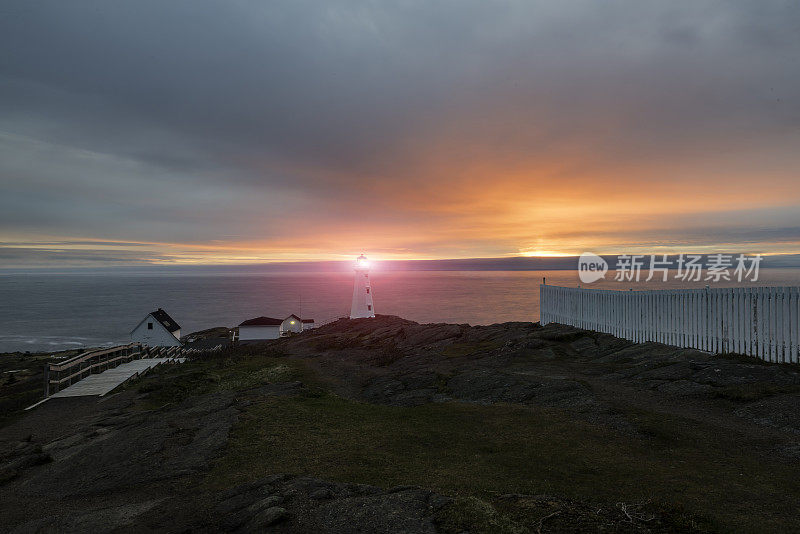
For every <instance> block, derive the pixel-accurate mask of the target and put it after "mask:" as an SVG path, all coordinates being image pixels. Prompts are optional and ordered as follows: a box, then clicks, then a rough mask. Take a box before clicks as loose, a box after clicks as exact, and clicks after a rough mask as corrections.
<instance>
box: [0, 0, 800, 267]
mask: <svg viewBox="0 0 800 534" xmlns="http://www.w3.org/2000/svg"><path fill="white" fill-rule="evenodd" d="M578 4H580V5H577V4H576V5H574V6H572V7H570V6H561V5H560V4H555V3H554V4H552V5H550V4H547V3H543V4H535V3H532V4H530V6H527V7H526V5H525V4H518V5H517V4H515V5H514V6H513V7H512V6H510V5H509V6H507V9H491V8H489V7H488V6H484V5H481V4H480V3H476V4H473V3H466V4H465V5H463V6H461V8H460V9H456V10H452V11H449V12H447V16H446V17H445V18H444V19H443V20H445V19H446V20H449V21H450V22H449V25H448V28H447V30H445V29H437V28H438V27H439V24H437V23H435V22H433V21H436V20H440V19H439V18H437V17H438V16H439V15H442V16H444V15H443V14H442V13H439V11H438V8H436V9H433V8H432V9H431V10H430V11H428V12H427V15H428V16H430V17H432V18H431V19H430V21H429V22H430V23H429V24H421V22H423V21H420V20H419V19H418V14H417V13H412V12H411V11H413V10H406V9H403V8H400V7H391V6H380V5H373V6H370V7H364V8H363V9H360V8H359V9H356V8H355V7H354V6H350V7H343V6H339V7H338V8H336V9H335V8H333V7H331V8H330V9H328V10H326V9H321V10H319V11H314V12H313V13H308V12H306V11H304V10H303V9H302V8H300V7H299V6H295V5H293V4H291V3H287V4H284V3H280V2H278V3H275V4H272V3H270V4H263V5H261V6H258V5H255V6H251V5H248V7H245V6H244V5H243V6H228V7H227V9H228V11H226V15H225V20H227V21H228V22H229V24H231V26H230V27H229V26H226V25H219V24H217V21H218V20H219V13H217V12H216V11H215V10H214V9H212V8H211V7H210V6H206V7H203V8H198V10H197V12H196V17H197V24H198V28H203V30H202V31H200V32H199V33H198V34H196V35H195V34H192V33H190V34H188V35H187V34H185V33H180V34H179V33H177V32H170V31H169V28H171V25H172V24H180V22H179V21H180V20H183V19H182V17H181V16H180V13H179V12H177V11H174V12H173V11H172V10H171V9H168V10H167V11H166V12H165V13H160V14H159V16H158V19H159V20H162V22H163V26H160V27H159V28H160V29H159V30H158V31H159V32H160V33H159V36H160V38H159V39H150V38H147V39H145V38H144V36H143V35H142V34H141V33H139V32H135V31H131V32H128V31H118V29H119V28H128V27H138V26H140V25H141V24H139V22H142V21H147V20H152V16H151V14H150V13H148V12H147V10H146V9H143V10H142V12H141V13H127V12H126V13H125V14H124V15H123V14H122V13H121V12H118V11H115V10H113V9H111V8H110V7H108V8H105V7H103V8H95V7H89V6H88V5H87V6H83V7H80V5H75V6H69V7H67V6H66V5H59V4H53V5H52V6H50V7H49V9H48V10H47V11H46V12H45V11H42V12H38V11H37V12H32V13H28V14H26V15H25V17H24V18H23V19H22V21H21V22H22V23H21V24H13V25H9V27H8V29H7V31H5V32H0V44H2V45H4V46H3V48H4V49H12V48H13V49H19V50H24V51H26V52H21V53H20V54H17V55H15V56H14V57H13V58H11V59H10V60H9V61H8V62H6V64H4V66H3V71H0V77H1V78H2V81H3V83H2V84H0V94H2V96H3V98H2V99H0V108H2V110H3V112H4V117H5V118H6V120H5V121H4V124H3V127H2V130H0V180H2V183H3V195H2V197H1V198H0V214H1V215H0V218H2V219H3V225H2V233H0V257H2V259H3V266H4V267H51V266H70V265H74V266H93V265H98V266H102V265H130V264H134V265H149V264H155V265H169V264H218V263H219V264H231V263H233V264H236V263H260V262H280V261H305V260H342V261H345V260H347V261H352V257H353V254H354V251H355V252H356V253H357V252H359V251H361V250H365V251H368V252H369V253H370V255H371V256H370V257H372V255H373V254H374V255H377V256H379V257H380V258H381V259H382V260H393V259H441V258H490V257H495V258H506V257H514V256H525V257H536V256H543V257H558V256H566V255H578V254H580V253H581V252H583V251H586V250H590V251H593V252H596V253H600V254H618V253H626V252H627V253H678V252H718V251H725V252H740V251H741V252H761V253H767V254H797V253H800V181H799V180H798V179H797V169H798V168H800V152H798V150H797V147H798V146H800V130H798V129H797V125H796V120H795V118H794V117H795V115H796V113H794V110H795V109H796V108H797V102H798V98H800V94H798V88H799V87H800V80H797V79H796V78H797V72H798V70H797V68H796V57H797V53H796V52H797V49H798V43H797V39H796V35H797V34H796V31H795V28H793V27H790V26H787V25H784V24H783V21H784V20H790V19H791V17H789V16H786V15H784V14H781V12H780V10H775V11H774V12H773V11H770V12H769V14H766V12H765V13H762V14H761V15H759V16H760V17H763V18H762V19H759V20H762V21H764V23H765V24H767V23H769V28H770V31H769V32H768V34H769V35H771V36H772V37H771V39H772V40H771V41H770V43H773V44H771V45H770V47H769V49H768V50H766V49H764V47H766V46H767V45H766V44H765V42H763V41H761V40H759V39H756V38H754V37H753V35H755V34H750V33H748V32H747V31H746V30H745V29H744V28H746V27H747V24H749V23H752V21H753V16H752V14H751V13H750V12H749V11H748V10H747V9H745V8H744V7H742V6H738V7H737V6H728V7H726V8H724V9H723V8H720V9H719V12H718V13H717V14H716V15H715V18H714V22H713V24H712V23H710V22H709V20H707V17H708V13H706V12H705V11H704V10H703V9H700V8H699V7H698V8H697V9H695V8H694V7H692V6H691V5H688V6H684V7H683V8H680V9H678V8H677V7H675V8H672V7H669V5H668V4H669V3H664V4H661V5H660V7H656V6H650V7H645V6H637V7H636V9H633V10H630V9H628V8H622V7H621V6H616V7H612V6H600V5H599V4H594V3H588V2H587V3H578ZM617 11H619V13H617ZM633 12H635V13H638V15H636V17H637V18H636V21H637V22H636V24H635V25H633V26H631V25H630V24H627V23H624V22H623V21H625V20H628V19H627V18H626V17H628V16H633V15H631V13H633ZM437 13H439V15H437ZM678 13H680V16H678V15H677V14H678ZM95 19H97V20H101V19H102V24H100V23H98V24H97V26H98V27H100V28H102V30H100V33H99V34H98V35H86V34H85V31H84V29H85V27H86V24H91V23H92V21H93V20H95ZM478 20H479V21H481V24H480V25H478V26H476V25H475V21H478ZM53 21H58V22H57V23H55V22H53ZM137 21H138V22H137ZM278 21H283V22H278ZM623 26H624V27H623ZM478 27H483V28H494V30H492V31H489V30H488V29H487V31H486V33H484V32H482V31H478V30H477V28H478ZM53 28H55V29H53ZM114 28H116V29H114ZM233 28H235V30H234V29H233ZM632 28H635V29H632ZM623 30H624V31H623ZM36 31H42V32H45V33H47V35H48V39H49V42H50V43H51V44H50V45H49V47H46V48H41V47H22V46H16V45H15V44H14V43H16V42H18V41H21V40H26V39H27V36H28V35H30V34H32V33H35V32H36ZM764 34H765V35H766V33H764ZM178 35H180V37H178ZM567 35H568V36H572V37H570V38H569V39H565V38H564V37H563V36H567ZM759 35H761V34H759ZM112 36H113V38H112ZM301 36H303V37H301ZM379 36H382V37H379ZM155 43H158V44H155ZM53 50H55V51H57V53H53ZM97 50H104V51H105V52H104V54H102V55H96V54H95V51H97ZM131 50H136V51H137V52H136V54H135V55H134V57H133V58H131V60H130V61H128V60H126V61H117V59H116V58H120V57H125V58H128V54H129V53H130V51H131ZM165 50H168V51H169V53H167V54H166V55H165V52H164V51H165ZM430 50H437V53H436V54H435V55H433V56H432V55H431V53H430ZM67 57H68V58H70V61H75V62H76V63H75V64H74V65H73V68H71V69H69V70H64V69H62V68H60V65H62V64H63V62H64V58H67ZM152 58H163V59H161V60H159V61H155V60H153V59H152ZM599 65H602V68H599V67H598V66H599ZM177 66H180V68H179V69H178V67H177ZM131 73H134V74H131ZM212 73H213V74H212ZM222 80H237V82H236V83H230V84H228V83H227V82H223V81H222ZM76 110H80V113H78V112H77V111H76Z"/></svg>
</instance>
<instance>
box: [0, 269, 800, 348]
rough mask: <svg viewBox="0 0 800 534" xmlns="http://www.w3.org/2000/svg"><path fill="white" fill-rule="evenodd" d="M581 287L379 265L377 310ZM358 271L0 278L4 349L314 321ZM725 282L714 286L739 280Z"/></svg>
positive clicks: (517, 299) (565, 280)
mask: <svg viewBox="0 0 800 534" xmlns="http://www.w3.org/2000/svg"><path fill="white" fill-rule="evenodd" d="M543 277H546V278H547V283H548V284H553V285H563V286H572V287H574V286H577V285H578V284H579V280H578V277H577V273H576V272H575V271H374V272H373V273H372V274H371V279H372V286H373V295H374V299H375V311H376V312H377V313H379V314H391V315H399V316H401V317H404V318H407V319H411V320H414V321H418V322H448V323H469V324H473V325H476V324H491V323H498V322H505V321H537V320H538V319H539V284H540V283H541V281H542V278H543ZM607 279H609V280H608V281H601V282H598V283H595V284H592V285H591V287H597V288H605V289H626V288H629V287H630V288H633V289H672V288H680V287H703V286H704V285H705V284H706V282H698V283H683V282H679V281H675V280H673V279H672V277H670V280H669V281H668V282H661V281H652V282H649V283H646V282H640V283H630V282H625V283H619V282H614V281H613V272H611V273H609V274H608V275H607ZM352 283H353V278H352V274H351V273H348V272H329V273H276V272H270V273H258V272H225V271H224V270H223V271H221V272H213V273H191V272H189V273H186V272H181V273H168V272H167V273H164V272H157V273H149V272H138V273H125V274H121V273H94V272H93V273H71V274H43V273H37V274H6V275H0V352H11V351H31V352H38V351H56V350H62V349H69V348H79V347H96V346H103V345H112V344H118V343H125V342H127V341H129V338H128V335H129V332H130V330H131V329H133V328H134V327H135V326H136V325H137V324H138V322H139V321H140V320H141V319H142V318H144V316H145V315H146V314H147V313H148V312H150V311H152V310H154V309H156V308H159V307H161V308H164V309H165V310H166V311H167V312H169V314H170V315H172V317H173V318H174V319H175V320H176V321H177V322H178V323H179V324H180V325H181V327H182V334H188V333H190V332H194V331H197V330H202V329H204V328H210V327H213V326H229V327H230V326H235V325H238V324H239V323H240V322H242V321H244V320H246V319H249V318H252V317H256V316H259V315H266V316H271V317H285V316H287V315H289V314H291V313H294V314H297V315H301V316H302V317H303V318H313V319H315V320H316V321H317V322H318V323H322V322H327V321H330V320H334V319H336V318H337V317H342V316H346V315H347V314H348V312H349V309H350V299H351V297H352ZM736 285H737V284H736V283H731V282H723V283H721V284H716V285H715V287H724V286H736ZM747 285H757V286H797V285H800V269H763V270H762V271H761V273H760V280H759V281H758V282H756V283H748V284H747Z"/></svg>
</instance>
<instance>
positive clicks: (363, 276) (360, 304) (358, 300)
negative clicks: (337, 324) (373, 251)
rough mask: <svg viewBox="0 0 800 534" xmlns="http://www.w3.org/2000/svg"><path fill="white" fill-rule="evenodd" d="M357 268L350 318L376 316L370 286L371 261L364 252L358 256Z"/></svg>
mask: <svg viewBox="0 0 800 534" xmlns="http://www.w3.org/2000/svg"><path fill="white" fill-rule="evenodd" d="M355 270H356V276H355V279H354V281H353V304H352V306H350V318H351V319H359V318H361V317H375V309H374V308H373V307H372V288H370V286H369V261H368V260H367V257H366V256H364V255H363V254H362V255H361V256H359V257H358V258H356V266H355Z"/></svg>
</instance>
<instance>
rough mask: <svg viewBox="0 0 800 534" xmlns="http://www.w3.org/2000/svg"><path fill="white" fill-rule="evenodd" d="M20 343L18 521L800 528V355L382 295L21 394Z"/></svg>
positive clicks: (156, 525)
mask: <svg viewBox="0 0 800 534" xmlns="http://www.w3.org/2000/svg"><path fill="white" fill-rule="evenodd" d="M12 358H13V364H14V365H15V366H17V367H19V368H20V369H25V372H24V373H22V375H21V378H19V379H15V380H14V381H12V383H7V382H3V384H2V385H1V386H0V400H2V401H3V402H4V404H3V406H4V408H5V413H4V414H3V418H2V422H1V423H0V502H2V503H3V505H2V507H0V525H2V527H0V530H3V531H12V532H50V531H59V532H85V531H92V532H112V531H114V532H141V531H147V530H151V531H194V532H223V531H225V532H237V531H238V532H252V531H255V530H266V531H273V532H445V533H451V532H452V533H456V532H465V531H468V532H471V533H477V532H508V533H512V532H513V533H521V532H565V531H566V532H570V531H580V530H584V531H598V530H603V531H607V532H676V531H678V532H723V531H724V532H729V531H744V532H751V531H789V530H791V529H792V528H796V503H797V502H798V499H800V486H798V483H797V481H798V480H800V369H798V367H796V366H790V365H772V364H765V363H763V362H761V361H758V360H755V359H752V358H747V357H743V356H737V355H724V356H715V355H711V354H707V353H703V352H700V351H696V350H687V349H679V348H675V347H670V346H666V345H661V344H657V343H645V344H635V343H632V342H628V341H625V340H621V339H618V338H615V337H613V336H610V335H607V334H598V333H596V332H589V331H584V330H580V329H577V328H573V327H567V326H563V325H558V324H550V325H547V326H545V327H541V326H539V325H538V324H533V323H524V322H519V323H503V324H495V325H490V326H469V325H455V324H417V323H415V322H412V321H408V320H404V319H401V318H398V317H392V316H378V317H376V318H374V319H356V320H345V319H343V320H339V321H336V322H333V323H330V324H328V325H324V326H322V327H319V328H317V329H314V330H311V331H308V332H304V333H302V334H299V335H295V336H291V337H288V338H282V339H278V340H274V341H268V342H263V343H257V344H252V345H242V346H236V347H230V348H226V349H224V350H222V351H217V352H213V353H208V354H204V355H202V356H198V357H195V358H193V359H191V360H190V361H187V362H186V363H184V364H181V365H175V366H169V367H166V366H165V367H162V368H156V369H154V370H153V371H152V372H151V373H150V374H148V375H146V376H145V377H143V378H141V379H138V380H136V381H133V382H130V383H128V384H126V385H125V386H123V387H122V388H120V389H119V390H117V391H115V392H113V393H112V394H110V395H107V396H105V397H101V398H97V397H85V398H71V399H53V400H51V401H48V402H46V403H44V404H42V405H41V406H39V407H37V408H35V409H33V410H30V411H27V412H22V411H21V410H20V409H19V407H18V406H17V404H20V403H21V402H22V401H19V400H14V399H19V398H23V399H24V400H27V397H26V395H27V396H30V395H32V394H33V393H32V392H33V391H34V385H35V383H36V380H37V377H36V376H35V370H36V368H37V366H40V365H41V360H40V359H39V360H37V359H35V358H36V357H34V356H28V357H26V356H25V355H14V356H6V359H8V360H9V361H12V360H11V359H12ZM31 362H32V363H31ZM8 365H11V363H9V364H8ZM6 380H7V379H6ZM21 384H22V385H21ZM25 384H27V385H25Z"/></svg>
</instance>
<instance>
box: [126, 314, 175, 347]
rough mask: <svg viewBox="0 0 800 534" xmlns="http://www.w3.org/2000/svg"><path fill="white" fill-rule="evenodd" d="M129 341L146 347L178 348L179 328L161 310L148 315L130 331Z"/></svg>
mask: <svg viewBox="0 0 800 534" xmlns="http://www.w3.org/2000/svg"><path fill="white" fill-rule="evenodd" d="M131 341H132V342H133V343H141V344H142V345H147V346H148V347H180V346H181V326H180V325H179V324H178V323H177V322H175V319H173V318H172V317H170V316H169V314H168V313H167V312H165V311H164V310H162V309H161V308H159V309H157V310H156V311H154V312H150V313H148V314H147V315H146V316H145V318H144V319H142V320H141V322H139V324H138V325H136V328H134V329H133V330H131Z"/></svg>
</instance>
